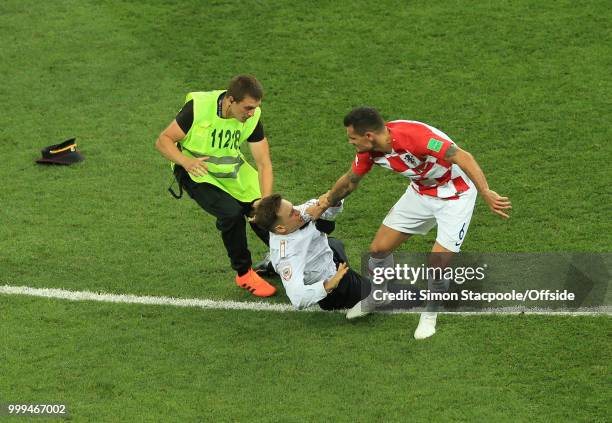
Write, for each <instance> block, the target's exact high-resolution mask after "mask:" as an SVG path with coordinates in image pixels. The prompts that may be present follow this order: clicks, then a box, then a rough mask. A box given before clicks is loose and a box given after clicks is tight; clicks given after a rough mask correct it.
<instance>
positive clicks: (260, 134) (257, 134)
mask: <svg viewBox="0 0 612 423" xmlns="http://www.w3.org/2000/svg"><path fill="white" fill-rule="evenodd" d="M264 138H265V135H264V128H263V123H261V120H260V121H259V122H257V126H255V129H253V133H252V134H251V135H249V138H247V141H248V142H259V141H261V140H263V139H264Z"/></svg>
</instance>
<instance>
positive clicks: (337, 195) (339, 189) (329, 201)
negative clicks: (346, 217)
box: [319, 169, 363, 209]
mask: <svg viewBox="0 0 612 423" xmlns="http://www.w3.org/2000/svg"><path fill="white" fill-rule="evenodd" d="M362 178H363V175H357V174H356V173H353V169H349V171H348V172H346V173H345V174H344V175H342V176H341V177H340V178H338V180H337V181H336V183H335V184H334V187H333V188H332V189H331V191H329V192H328V193H326V194H323V195H322V196H321V197H320V198H319V204H321V206H322V207H324V208H325V209H327V208H328V207H331V206H333V205H335V204H338V203H339V202H340V200H342V199H343V198H345V197H346V196H348V195H349V194H350V193H351V192H353V191H355V190H356V189H357V187H358V186H359V181H361V179H362Z"/></svg>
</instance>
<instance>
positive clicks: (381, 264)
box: [346, 224, 412, 320]
mask: <svg viewBox="0 0 612 423" xmlns="http://www.w3.org/2000/svg"><path fill="white" fill-rule="evenodd" d="M411 236H412V235H411V234H408V233H404V232H400V231H397V230H395V229H392V228H390V227H388V226H386V225H384V224H382V225H380V228H379V229H378V232H377V233H376V236H375V237H374V240H373V241H372V244H371V245H370V258H369V259H368V273H369V275H368V276H369V278H370V280H371V281H373V282H374V276H375V275H377V274H380V273H384V270H383V271H382V272H381V270H378V269H385V268H388V267H393V265H394V260H393V251H395V249H397V247H399V246H400V245H401V244H402V243H403V242H404V241H406V240H407V239H408V238H410V237H411ZM386 291H387V281H386V280H383V281H382V283H372V286H371V289H370V295H369V296H368V297H367V298H364V299H363V300H362V301H360V302H359V303H357V304H355V306H354V307H352V308H351V309H350V310H349V311H348V312H347V313H346V318H347V319H349V320H350V319H356V318H358V317H362V316H365V315H367V314H369V313H371V312H372V311H374V310H375V309H376V308H377V307H381V306H384V305H386V304H387V303H388V301H385V300H383V301H377V300H376V299H375V298H374V295H373V294H374V293H376V292H386Z"/></svg>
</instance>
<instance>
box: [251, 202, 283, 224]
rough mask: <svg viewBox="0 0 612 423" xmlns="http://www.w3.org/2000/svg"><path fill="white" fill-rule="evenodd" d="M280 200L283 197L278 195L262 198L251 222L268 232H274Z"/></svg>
mask: <svg viewBox="0 0 612 423" xmlns="http://www.w3.org/2000/svg"><path fill="white" fill-rule="evenodd" d="M282 199H283V197H282V196H281V195H280V194H272V195H268V196H267V197H264V198H262V199H261V201H260V202H259V204H258V205H257V208H256V209H255V218H254V220H253V221H254V222H255V224H256V225H257V226H259V227H260V228H261V229H264V230H266V231H268V232H274V226H275V225H276V222H277V221H278V210H279V209H280V205H281V201H282Z"/></svg>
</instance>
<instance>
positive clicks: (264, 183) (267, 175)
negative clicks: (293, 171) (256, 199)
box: [257, 163, 274, 198]
mask: <svg viewBox="0 0 612 423" xmlns="http://www.w3.org/2000/svg"><path fill="white" fill-rule="evenodd" d="M257 173H258V175H259V189H260V191H261V197H262V198H263V197H267V196H268V195H272V187H273V185H274V175H273V172H272V164H271V163H270V164H266V165H263V166H261V167H258V168H257Z"/></svg>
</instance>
